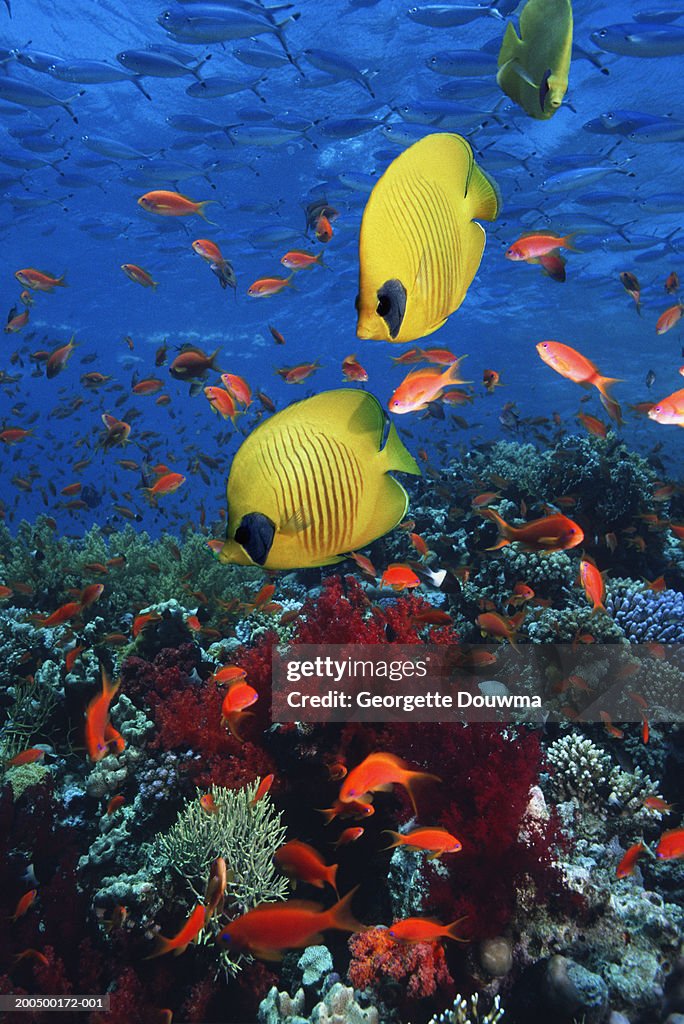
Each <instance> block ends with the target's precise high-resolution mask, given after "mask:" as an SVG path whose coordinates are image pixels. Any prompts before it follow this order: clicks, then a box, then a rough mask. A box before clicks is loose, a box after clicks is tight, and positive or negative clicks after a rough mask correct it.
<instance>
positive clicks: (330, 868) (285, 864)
mask: <svg viewBox="0 0 684 1024" xmlns="http://www.w3.org/2000/svg"><path fill="white" fill-rule="evenodd" d="M273 860H274V861H275V863H276V864H277V866H278V867H279V868H280V870H281V871H282V872H283V874H284V875H287V877H288V878H294V879H297V880H298V881H300V882H308V884H309V885H314V886H316V888H317V889H322V888H323V886H324V885H325V883H326V882H327V883H328V885H330V886H332V888H333V889H334V890H335V892H336V893H337V882H336V877H337V864H326V863H325V861H324V860H323V858H322V857H321V855H320V853H318V851H317V850H314V848H313V846H309V844H308V843H301V842H299V840H297V839H293V840H292V841H291V842H289V843H285V844H284V845H283V846H281V847H280V848H279V849H277V850H276V852H275V853H274V855H273Z"/></svg>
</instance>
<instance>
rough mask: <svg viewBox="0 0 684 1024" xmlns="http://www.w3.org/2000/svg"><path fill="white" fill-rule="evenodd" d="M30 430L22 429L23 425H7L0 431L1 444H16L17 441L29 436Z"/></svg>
mask: <svg viewBox="0 0 684 1024" xmlns="http://www.w3.org/2000/svg"><path fill="white" fill-rule="evenodd" d="M32 433H33V432H32V431H31V430H24V428H23V427H8V428H7V429H6V430H3V431H0V441H2V442H3V444H18V443H19V441H25V440H26V438H27V437H31V435H32Z"/></svg>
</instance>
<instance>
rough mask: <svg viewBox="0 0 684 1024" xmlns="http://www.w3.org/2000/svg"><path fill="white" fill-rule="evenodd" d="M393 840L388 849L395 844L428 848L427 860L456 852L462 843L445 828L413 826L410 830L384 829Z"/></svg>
mask: <svg viewBox="0 0 684 1024" xmlns="http://www.w3.org/2000/svg"><path fill="white" fill-rule="evenodd" d="M386 831H387V832H388V833H389V835H391V836H392V839H393V840H394V842H393V843H391V845H390V846H388V847H387V849H388V850H393V849H394V848H395V847H397V846H408V847H409V848H410V849H412V850H426V851H427V850H429V851H430V856H429V857H428V860H436V859H437V858H438V857H441V856H442V854H444V853H458V851H459V850H461V849H462V848H463V847H462V844H461V842H460V841H459V840H458V839H457V838H456V836H452V834H451V832H447V830H446V829H445V828H414V829H413V830H412V831H411V832H393V831H392V830H391V829H386Z"/></svg>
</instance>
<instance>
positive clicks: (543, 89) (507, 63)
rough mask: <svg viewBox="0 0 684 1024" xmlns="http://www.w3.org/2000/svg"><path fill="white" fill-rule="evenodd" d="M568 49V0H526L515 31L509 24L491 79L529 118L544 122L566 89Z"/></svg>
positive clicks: (569, 50) (570, 17)
mask: <svg viewBox="0 0 684 1024" xmlns="http://www.w3.org/2000/svg"><path fill="white" fill-rule="evenodd" d="M571 53H572V5H571V2H570V0H528V2H527V3H526V4H525V6H524V7H523V9H522V13H521V15H520V36H518V34H517V32H516V31H515V27H514V25H513V22H509V23H508V26H507V28H506V34H505V35H504V37H503V43H502V44H501V50H500V51H499V72H498V74H497V76H496V80H497V82H498V83H499V85H500V86H501V88H502V89H503V91H504V92H505V93H506V95H507V96H510V97H511V99H512V100H514V101H515V102H516V103H517V104H518V106H520V107H522V108H523V110H525V111H527V113H528V114H529V115H530V117H536V118H537V119H538V120H539V121H548V119H549V118H550V117H553V115H554V114H555V113H556V111H557V110H558V108H559V107H560V105H561V104H562V102H563V97H564V96H565V93H566V91H567V88H568V76H569V74H570V56H571Z"/></svg>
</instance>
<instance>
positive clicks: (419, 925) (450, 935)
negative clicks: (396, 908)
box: [388, 917, 467, 943]
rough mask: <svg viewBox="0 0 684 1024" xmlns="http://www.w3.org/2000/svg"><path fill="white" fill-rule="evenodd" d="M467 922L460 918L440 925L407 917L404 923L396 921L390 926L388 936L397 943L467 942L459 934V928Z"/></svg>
mask: <svg viewBox="0 0 684 1024" xmlns="http://www.w3.org/2000/svg"><path fill="white" fill-rule="evenodd" d="M462 921H465V918H464V917H459V918H458V920H457V921H452V923H451V924H440V923H439V921H432V920H430V919H429V918H426V917H406V918H404V920H403V921H395V922H394V924H393V925H391V926H390V928H389V930H388V934H389V935H390V936H391V937H392V938H393V939H396V940H397V942H407V943H411V942H437V941H438V940H439V939H455V941H456V942H466V941H467V940H466V939H463V938H461V936H460V935H459V934H458V933H457V927H458V925H459V924H460V923H461V922H462Z"/></svg>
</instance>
